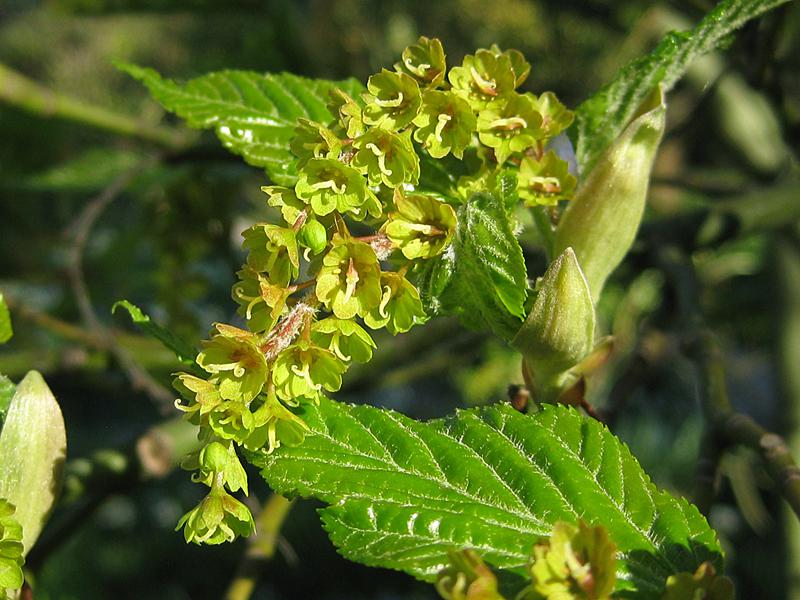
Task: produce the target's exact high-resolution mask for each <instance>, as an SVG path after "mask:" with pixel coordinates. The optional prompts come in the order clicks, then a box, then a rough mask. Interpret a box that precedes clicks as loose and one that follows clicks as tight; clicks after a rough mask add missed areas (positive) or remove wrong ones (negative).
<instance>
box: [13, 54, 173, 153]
mask: <svg viewBox="0 0 800 600" xmlns="http://www.w3.org/2000/svg"><path fill="white" fill-rule="evenodd" d="M0 102H5V103H7V104H11V105H13V106H16V107H18V108H21V109H22V110H25V111H27V112H30V113H33V114H35V115H37V116H40V117H45V118H52V117H56V118H60V119H67V120H70V121H76V122H78V123H81V124H84V125H89V126H91V127H96V128H98V129H103V130H105V131H108V132H110V133H115V134H117V135H123V136H126V137H132V138H138V139H141V140H145V141H147V142H151V143H154V144H157V145H159V146H161V147H163V148H166V149H169V150H175V149H178V148H181V147H183V146H185V145H186V143H187V141H188V136H189V132H185V131H181V130H177V129H172V128H169V127H163V126H155V125H150V124H147V123H142V122H141V121H140V120H139V119H136V118H134V117H130V116H128V115H124V114H120V113H117V112H114V111H111V110H108V109H107V108H104V107H102V106H95V105H93V104H89V103H87V102H84V101H82V100H78V99H77V98H72V97H70V96H66V95H64V94H59V93H57V92H54V91H52V90H49V89H47V88H46V87H44V86H43V85H41V84H39V83H36V82H35V81H33V80H31V79H28V78H27V77H25V76H24V75H22V74H20V73H17V72H16V71H14V70H12V69H10V68H8V67H7V66H5V65H3V64H1V63H0Z"/></svg>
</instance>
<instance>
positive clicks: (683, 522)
mask: <svg viewBox="0 0 800 600" xmlns="http://www.w3.org/2000/svg"><path fill="white" fill-rule="evenodd" d="M303 418H304V419H305V420H306V422H307V424H308V425H309V427H310V428H311V432H310V434H309V435H308V436H307V437H306V439H305V441H304V442H303V443H302V444H301V445H299V446H296V447H281V448H279V449H278V450H276V451H275V452H274V453H273V454H271V455H268V454H265V453H261V454H257V453H256V454H250V455H249V459H250V460H251V462H253V464H255V465H257V466H259V467H262V468H263V471H262V474H263V476H264V478H265V479H266V480H267V482H268V483H269V484H270V485H271V486H272V487H273V488H274V489H275V490H276V491H277V492H279V493H281V494H289V495H300V496H303V497H314V498H318V499H320V500H322V501H324V502H326V503H327V504H328V505H329V506H328V507H327V508H325V509H323V510H322V511H321V514H322V519H323V522H324V524H325V527H326V529H327V530H328V532H329V534H330V536H331V539H332V541H333V542H334V544H335V545H336V546H337V547H339V549H340V551H341V552H342V554H343V555H344V556H345V557H347V558H349V559H351V560H355V561H358V562H363V563H365V564H368V565H372V566H381V567H389V568H394V569H400V570H403V571H406V572H408V573H411V574H412V575H414V576H416V577H419V578H421V579H424V580H432V579H433V578H434V577H435V574H436V573H437V572H438V570H439V569H441V568H442V567H443V566H444V565H445V564H446V563H447V551H448V549H453V548H474V549H476V550H477V551H478V552H479V553H480V554H481V556H482V557H483V558H484V559H485V560H486V561H487V562H489V563H491V564H492V565H494V566H495V567H497V568H500V569H503V570H509V571H512V572H516V573H522V572H523V570H524V568H525V565H526V564H527V560H528V556H529V553H530V550H531V548H532V546H533V544H534V543H535V542H536V540H537V537H538V536H540V535H545V534H547V533H548V532H549V531H550V528H551V527H552V524H553V523H554V522H555V521H557V520H567V521H572V522H575V521H577V519H578V518H583V519H586V520H587V521H589V522H593V523H602V524H603V525H605V526H606V527H607V528H608V530H609V533H610V534H611V537H612V539H613V541H614V542H615V543H616V544H617V547H618V549H619V551H620V553H621V554H620V564H621V578H622V579H621V580H620V583H619V585H618V590H619V591H620V592H621V597H630V598H652V597H658V594H659V592H660V590H662V589H663V586H664V582H665V580H666V577H667V576H668V575H670V574H671V573H674V572H677V571H693V570H694V569H695V568H696V567H697V565H699V564H700V563H701V562H703V561H704V560H712V561H714V562H717V563H719V560H720V548H719V544H718V542H717V540H716V537H715V535H714V532H713V531H712V530H711V529H710V528H709V526H708V523H707V522H706V521H705V519H704V518H703V517H702V516H701V515H700V513H699V512H698V511H697V509H696V508H695V507H694V506H692V505H690V504H689V503H687V502H686V501H685V500H681V499H677V498H675V497H673V496H670V495H669V494H667V493H665V492H662V491H659V490H657V489H656V487H655V486H654V485H653V484H652V482H651V481H650V480H649V478H648V477H647V475H646V474H645V473H644V472H643V471H642V469H641V467H640V466H639V464H638V463H637V462H636V459H635V458H633V456H632V455H631V454H630V452H629V451H628V449H627V447H625V446H624V445H623V444H622V443H621V442H619V440H617V439H616V438H615V437H614V436H613V435H612V434H611V433H610V432H609V431H608V430H607V429H606V428H605V427H604V426H603V425H601V424H600V423H598V422H597V421H594V420H588V419H586V418H584V417H582V416H580V415H579V414H578V413H577V412H576V411H574V410H572V409H569V408H566V407H564V406H549V407H547V408H546V409H545V410H544V411H543V412H541V413H539V414H537V415H534V416H527V415H523V414H520V413H518V412H516V411H514V410H513V409H511V408H510V407H508V406H494V407H488V408H484V409H479V410H469V411H461V412H459V413H457V414H456V415H454V416H453V417H450V418H446V419H441V420H435V421H430V422H427V423H421V422H418V421H414V420H412V419H409V418H407V417H404V416H402V415H400V414H398V413H395V412H392V411H388V410H383V409H378V408H373V407H369V406H349V405H346V404H342V403H338V402H332V401H330V400H323V401H322V402H321V404H320V406H319V407H308V408H306V410H305V414H304V415H303Z"/></svg>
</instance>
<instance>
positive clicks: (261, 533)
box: [225, 494, 294, 600]
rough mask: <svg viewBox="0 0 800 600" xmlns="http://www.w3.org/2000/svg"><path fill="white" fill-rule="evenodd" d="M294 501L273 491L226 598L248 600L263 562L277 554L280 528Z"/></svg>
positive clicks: (262, 510) (257, 521)
mask: <svg viewBox="0 0 800 600" xmlns="http://www.w3.org/2000/svg"><path fill="white" fill-rule="evenodd" d="M293 502H294V501H293V500H287V499H286V498H284V497H283V496H279V495H278V494H273V495H272V496H270V498H269V500H267V502H266V504H264V507H263V508H262V509H261V512H260V513H259V514H258V518H257V519H256V533H255V535H254V536H253V537H251V538H250V539H249V540H248V543H247V550H246V551H245V554H244V557H243V559H242V562H241V564H240V565H239V569H238V570H237V572H236V575H235V576H234V578H233V581H231V584H230V586H229V587H228V591H227V592H226V593H225V600H248V598H250V596H251V595H252V594H253V590H254V589H255V587H256V584H257V583H258V580H259V578H260V576H261V574H262V573H263V571H264V565H265V564H266V563H267V562H269V560H270V559H271V558H272V557H273V556H274V555H275V550H276V548H277V546H278V541H279V539H280V531H281V527H282V526H283V522H284V521H285V520H286V516H287V515H288V514H289V510H290V509H291V508H292V504H293Z"/></svg>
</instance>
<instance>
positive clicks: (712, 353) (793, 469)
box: [699, 334, 800, 518]
mask: <svg viewBox="0 0 800 600" xmlns="http://www.w3.org/2000/svg"><path fill="white" fill-rule="evenodd" d="M699 355H700V356H699V358H700V361H701V367H702V372H703V373H702V381H703V387H704V389H703V390H702V394H701V398H702V403H703V411H704V413H705V416H706V419H707V421H708V425H709V428H708V435H711V436H713V438H712V440H711V441H712V442H715V444H712V445H713V446H714V452H715V454H716V455H717V456H718V455H719V454H718V453H721V452H722V450H724V448H726V447H730V446H737V445H738V446H745V447H748V448H750V449H752V450H754V451H755V452H756V453H757V454H758V455H759V457H760V458H761V461H762V463H763V465H764V468H765V469H766V471H767V473H768V474H769V475H770V477H771V478H772V480H773V482H774V483H775V488H776V490H777V491H778V492H779V493H780V494H781V495H782V496H783V497H784V499H785V500H786V501H787V502H788V503H789V506H790V507H791V508H792V510H793V511H794V512H795V514H796V515H797V516H798V518H800V467H798V465H797V463H796V462H795V460H794V458H793V457H792V454H791V452H790V450H789V447H788V446H787V444H786V442H785V441H784V439H783V438H782V437H781V436H779V435H778V434H776V433H773V432H770V431H768V430H767V429H765V428H764V427H762V426H761V425H759V424H758V423H756V422H755V421H754V420H753V419H751V418H750V417H749V416H747V415H744V414H741V413H738V412H735V411H734V410H733V408H732V407H731V404H730V400H729V399H728V391H727V387H726V385H725V370H724V362H723V357H722V353H721V351H720V349H719V345H718V344H717V342H716V340H715V339H714V337H713V336H712V335H711V334H705V335H703V336H702V338H701V340H700V351H699ZM704 459H705V460H711V457H701V461H702V460H704ZM700 466H701V467H702V466H703V463H702V462H701V463H700ZM706 466H707V465H706ZM701 489H702V488H701ZM704 501H705V502H707V499H704Z"/></svg>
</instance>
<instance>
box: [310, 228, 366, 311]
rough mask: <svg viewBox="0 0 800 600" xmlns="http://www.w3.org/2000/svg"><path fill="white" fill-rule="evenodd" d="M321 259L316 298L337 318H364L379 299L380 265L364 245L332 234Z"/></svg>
mask: <svg viewBox="0 0 800 600" xmlns="http://www.w3.org/2000/svg"><path fill="white" fill-rule="evenodd" d="M331 243H332V247H331V249H330V250H329V251H328V253H327V254H326V255H325V257H324V258H323V259H322V268H321V269H320V272H319V274H318V275H317V286H316V295H317V299H318V300H319V301H320V302H322V303H323V304H324V305H325V307H326V308H328V309H329V310H331V311H332V312H333V314H334V315H336V316H337V317H339V318H340V319H352V318H353V317H354V316H355V315H359V316H362V317H363V316H364V315H365V314H367V312H368V311H369V310H371V309H372V308H373V307H375V306H377V305H378V303H379V302H380V300H381V286H380V264H379V263H378V257H377V256H376V255H375V251H374V250H373V249H372V248H371V247H370V246H369V244H365V243H363V242H359V241H356V240H352V239H345V238H342V237H341V236H339V235H335V236H334V238H333V240H332V242H331Z"/></svg>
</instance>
